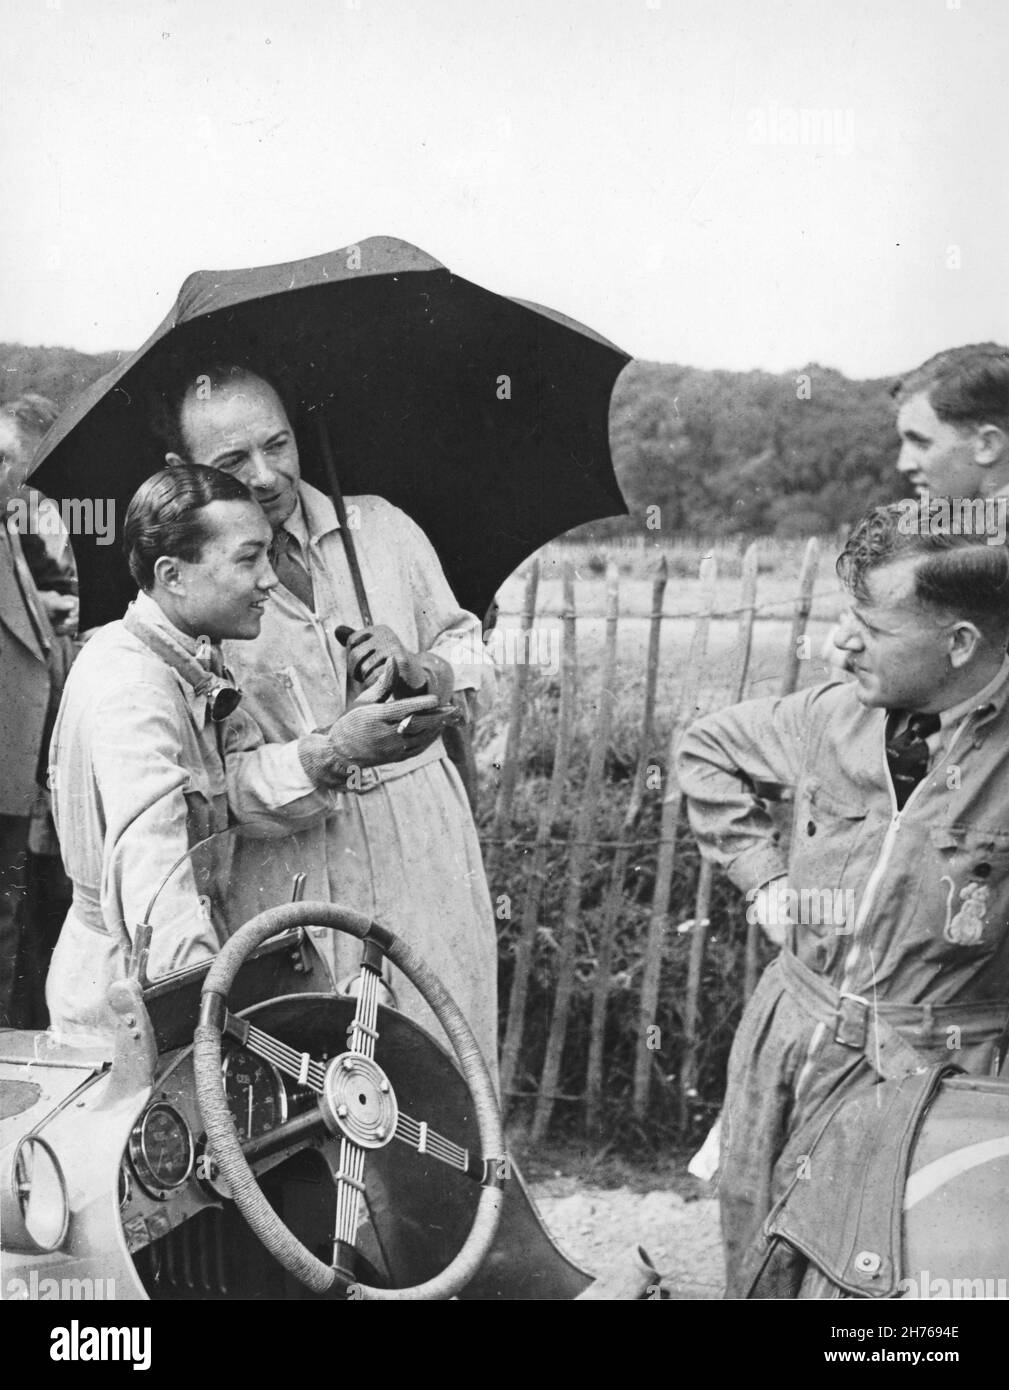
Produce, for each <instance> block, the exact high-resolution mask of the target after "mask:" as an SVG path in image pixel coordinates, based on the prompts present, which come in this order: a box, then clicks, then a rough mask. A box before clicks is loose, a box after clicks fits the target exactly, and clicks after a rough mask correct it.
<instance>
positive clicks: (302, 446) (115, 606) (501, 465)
mask: <svg viewBox="0 0 1009 1390" xmlns="http://www.w3.org/2000/svg"><path fill="white" fill-rule="evenodd" d="M629 360H630V359H629V357H628V355H627V354H626V353H624V352H621V351H620V349H619V348H616V347H614V346H613V344H612V343H609V342H607V341H606V340H605V339H604V338H601V337H600V336H599V335H598V334H596V333H593V332H592V331H591V330H590V329H588V328H584V327H583V326H582V325H580V324H577V323H575V322H574V321H573V320H571V319H568V318H565V317H564V316H563V315H562V314H558V313H555V312H554V311H552V310H550V309H544V308H541V307H540V306H538V305H535V304H528V303H525V302H523V301H521V300H514V299H508V298H505V297H503V296H501V295H496V294H492V293H490V292H489V291H488V290H485V289H481V288H480V286H478V285H474V284H471V283H470V282H469V281H467V280H464V279H462V278H461V277H459V276H457V275H453V274H452V273H451V272H450V271H449V270H447V269H446V268H445V267H444V266H442V265H440V264H439V263H438V262H437V261H435V260H433V259H432V258H431V257H430V256H428V255H426V254H425V252H423V251H420V250H418V248H417V247H415V246H410V245H408V244H407V243H406V242H403V241H398V240H396V239H395V238H392V237H372V238H369V239H368V240H366V241H362V242H360V243H358V244H355V245H353V246H348V247H344V248H343V249H341V250H339V251H334V252H331V253H329V254H328V255H324V256H314V257H312V258H310V259H308V260H303V261H292V262H291V263H290V264H287V265H275V266H263V267H257V268H253V269H248V270H231V271H199V272H197V273H196V274H194V275H191V276H189V278H188V279H187V280H186V281H185V283H184V284H183V286H182V289H181V290H180V292H179V296H178V299H177V300H176V302H175V305H174V306H173V308H172V310H171V312H170V313H169V314H168V316H167V317H166V318H165V320H164V322H163V323H162V324H160V326H159V327H158V328H157V329H156V330H155V332H154V333H153V334H152V335H151V337H150V338H149V339H148V340H147V342H146V343H145V344H144V345H143V347H141V348H139V349H138V350H137V351H136V352H134V353H133V354H132V355H131V356H129V357H127V358H125V359H124V361H122V362H121V363H120V364H119V365H118V366H117V367H115V368H113V370H112V371H110V372H108V373H107V374H106V375H105V376H104V377H102V378H101V379H100V380H98V381H96V382H95V383H94V384H93V385H92V386H91V387H90V388H89V389H88V390H87V391H85V392H84V393H83V395H82V396H81V397H80V398H79V399H78V400H77V401H76V402H75V403H74V404H73V405H72V406H71V407H70V408H69V409H68V410H67V411H66V412H64V414H63V415H61V416H60V418H59V420H57V422H56V424H55V425H54V426H53V428H52V429H51V430H50V431H49V433H48V435H47V436H46V438H45V440H44V441H43V443H42V446H41V448H40V450H39V453H38V455H37V457H36V465H35V471H34V475H33V479H32V481H33V483H34V485H35V486H37V487H38V488H40V489H41V490H42V491H43V492H44V493H45V494H47V495H48V496H49V497H52V498H54V499H55V500H57V501H63V500H64V499H86V498H96V499H97V498H106V499H110V500H114V502H115V507H116V522H117V530H118V527H119V526H121V523H122V518H123V515H124V513H125V507H126V504H127V502H128V500H129V498H130V497H131V496H132V494H133V493H134V491H135V490H136V488H137V487H138V486H139V484H140V483H141V482H142V481H143V479H144V478H146V477H148V476H149V475H150V474H151V473H153V472H155V471H156V469H158V468H159V467H161V466H162V464H163V462H164V448H163V446H161V445H159V444H158V442H157V441H156V439H155V437H154V435H153V434H152V433H151V431H150V428H149V425H148V417H149V410H150V399H151V396H152V393H154V392H157V390H158V389H159V388H160V387H161V386H162V385H163V384H164V383H166V382H168V381H170V380H171V379H173V378H175V377H177V375H178V374H179V372H180V371H184V372H185V373H187V374H190V375H191V376H192V377H193V378H195V377H196V376H198V375H199V373H200V366H201V363H205V364H209V363H211V362H214V361H238V362H247V363H249V364H250V365H251V366H253V368H254V369H255V370H258V371H260V372H261V373H262V374H264V375H267V376H270V377H272V378H273V379H274V380H275V381H276V382H278V383H279V384H280V386H281V389H282V393H283V394H284V396H285V398H286V399H287V400H288V401H289V402H293V403H294V405H295V417H294V418H293V419H292V424H294V426H295V431H296V434H297V437H298V444H299V451H300V454H301V465H302V476H303V477H304V478H305V479H306V480H307V481H309V482H311V483H314V484H315V485H316V486H317V487H319V488H321V489H322V490H323V491H326V492H328V491H329V486H328V475H327V471H326V468H325V466H324V463H323V459H322V458H321V456H320V453H321V451H320V449H319V447H318V443H317V439H316V431H315V430H314V429H308V428H306V427H305V426H306V425H307V424H309V423H310V422H311V421H312V420H313V419H315V420H318V418H319V416H320V415H321V416H322V417H323V418H324V419H325V421H326V425H327V429H328V433H329V437H330V440H331V443H332V447H333V453H334V456H335V459H336V468H337V474H338V477H339V481H340V485H341V487H342V489H343V491H344V493H345V494H350V493H377V494H379V495H380V496H382V497H385V498H387V499H388V500H389V501H390V502H393V503H395V504H396V505H397V506H399V507H401V508H402V509H403V510H404V511H405V512H407V513H408V514H409V515H410V516H411V517H413V519H414V520H415V521H416V522H418V523H419V525H420V526H421V527H422V528H423V529H424V531H425V532H426V533H427V535H428V536H429V537H430V539H431V541H432V543H433V545H434V546H435V549H436V550H437V551H438V554H439V557H440V558H441V561H442V565H443V567H444V569H445V573H446V575H447V577H448V579H449V582H450V583H451V585H452V587H453V589H454V590H455V593H456V595H457V597H458V598H459V600H460V602H461V603H462V604H463V605H464V606H465V607H467V608H469V609H471V610H473V611H474V612H476V613H482V612H483V611H484V610H485V609H486V607H487V605H488V604H489V603H490V601H491V599H492V598H493V595H494V592H495V590H496V589H497V588H498V586H499V585H500V584H501V582H502V581H503V580H504V579H505V578H506V577H507V576H508V575H509V574H510V573H511V571H512V570H513V569H514V568H515V567H516V566H517V565H518V564H519V563H520V562H521V561H522V560H523V559H524V558H525V557H526V556H527V555H528V554H529V553H530V552H531V551H533V550H535V549H536V548H537V547H538V546H540V545H542V544H543V543H544V542H546V541H548V540H550V539H551V538H552V537H554V536H557V535H559V534H561V533H562V532H563V531H567V530H569V529H570V528H571V527H573V526H577V525H579V524H581V523H582V522H586V521H592V520H595V519H597V518H600V517H604V516H613V515H615V514H624V513H625V512H626V510H627V509H626V506H625V504H624V500H623V498H622V496H621V494H620V490H619V488H618V487H617V483H616V479H615V477H614V474H613V465H612V461H611V458H610V451H609V439H608V416H609V401H610V395H611V393H612V390H613V385H614V383H615V381H616V378H617V376H618V374H619V373H620V371H621V369H622V368H623V367H624V366H625V364H626V363H627V362H628V361H629ZM73 543H74V552H75V554H76V556H77V560H78V568H79V571H80V590H81V624H82V627H91V626H94V625H95V624H98V623H103V622H108V621H109V620H111V619H112V618H116V617H119V616H120V615H121V614H122V612H123V609H124V608H125V606H126V603H127V602H128V601H129V599H130V598H131V597H132V594H133V587H134V586H133V585H132V582H131V580H130V577H129V574H128V571H127V569H126V564H125V561H124V560H123V557H122V554H121V551H120V548H119V545H118V544H115V545H110V544H97V543H96V541H95V538H88V537H86V536H80V535H75V536H74V537H73ZM375 619H376V621H381V614H378V613H376V614H375Z"/></svg>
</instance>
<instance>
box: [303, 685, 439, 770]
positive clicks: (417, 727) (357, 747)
mask: <svg viewBox="0 0 1009 1390" xmlns="http://www.w3.org/2000/svg"><path fill="white" fill-rule="evenodd" d="M437 705H438V701H437V699H436V697H435V696H434V695H415V696H414V697H413V698H412V699H409V700H389V701H387V702H386V703H385V704H381V705H354V706H352V708H350V709H349V710H347V711H346V713H345V714H341V715H340V718H339V719H338V720H337V721H336V723H335V724H333V725H332V727H331V728H330V729H329V733H328V735H327V737H328V739H329V743H330V745H331V747H332V749H333V755H334V759H335V760H336V761H337V762H342V763H343V764H344V765H345V766H354V765H356V766H357V767H378V766H379V765H380V764H381V763H401V762H403V761H404V759H406V758H412V757H414V756H415V755H416V754H417V753H420V752H422V751H423V750H424V749H425V748H426V747H427V746H428V744H429V743H431V742H433V739H434V738H437V737H438V734H439V733H440V731H441V724H442V722H443V721H442V717H441V716H440V715H438V714H436V713H435V710H436V709H437ZM432 725H433V727H434V733H433V735H432V732H431V730H432ZM401 728H402V732H400V729H401Z"/></svg>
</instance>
